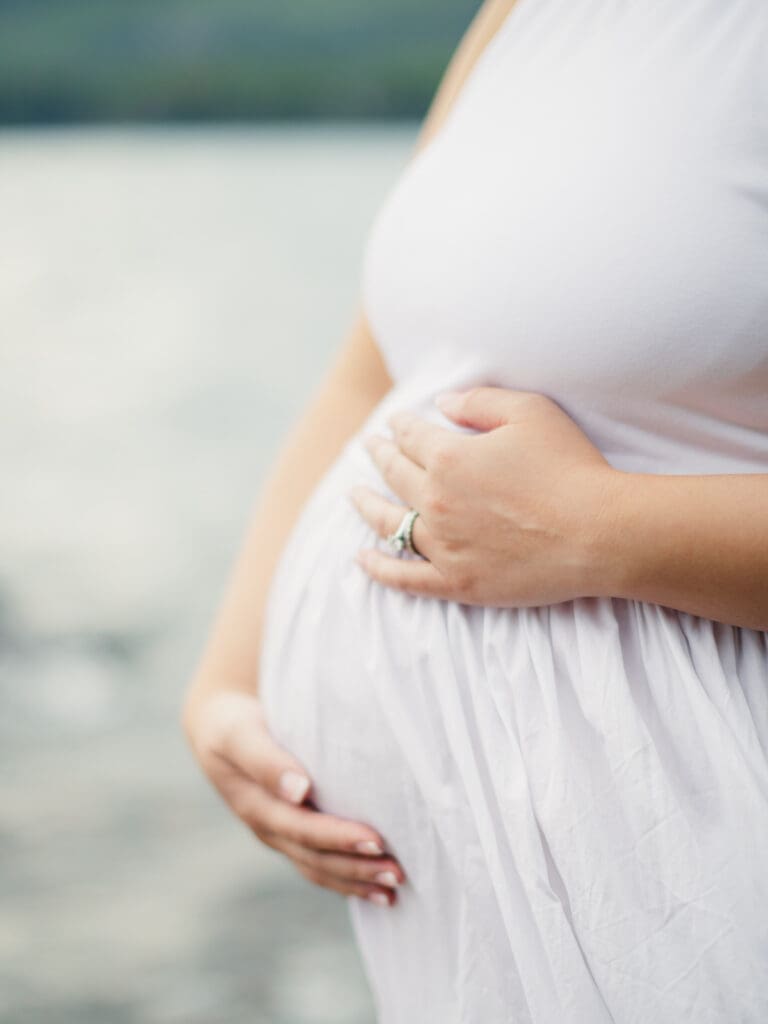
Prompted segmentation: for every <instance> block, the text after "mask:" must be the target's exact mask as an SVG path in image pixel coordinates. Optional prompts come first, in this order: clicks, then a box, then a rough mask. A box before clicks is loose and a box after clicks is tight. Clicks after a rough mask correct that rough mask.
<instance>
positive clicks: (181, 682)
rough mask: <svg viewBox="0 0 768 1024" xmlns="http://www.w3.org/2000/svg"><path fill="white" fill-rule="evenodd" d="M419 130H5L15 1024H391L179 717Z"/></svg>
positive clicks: (3, 434)
mask: <svg viewBox="0 0 768 1024" xmlns="http://www.w3.org/2000/svg"><path fill="white" fill-rule="evenodd" d="M415 132H416V126H412V125H403V126H400V127H397V126H394V127H381V126H378V127H377V126H372V125H366V124H360V125H344V126H342V125H339V126H333V125H325V126H323V127H317V126H311V127H309V126H307V127H302V126H299V127H282V126H275V127H269V128H267V127H265V128H256V129H242V130H234V129H226V130H224V129H222V130H219V129H209V130H136V131H114V130H113V131H108V130H98V131H82V132H71V131H66V132H50V133H9V132H6V133H3V134H0V417H1V418H2V430H0V456H1V457H2V465H3V473H4V486H3V487H2V489H0V704H1V706H2V713H1V714H0V1021H2V1022H4V1024H11V1022H13V1024H17V1022H19V1024H34V1022H37V1021H40V1022H42V1021H45V1022H51V1021H55V1022H56V1024H90V1022H93V1024H161V1022H163V1024H171V1022H178V1024H181V1022H183V1024H197V1022H200V1024H203V1022H204V1024H219V1022H220V1024H241V1022H242V1024H325V1022H328V1024H331V1022H333V1024H370V1022H371V1021H372V1020H373V1013H372V1009H371V1004H370V999H369V995H368V989H367V986H366V983H365V979H364V977H363V975H362V969H361V966H360V961H359V958H358V956H357V951H356V949H355V947H354V945H353V942H352V937H351V929H350V927H349V922H348V918H347V908H346V906H345V902H344V899H343V898H342V897H341V896H339V895H337V894H335V893H331V892H329V891H327V890H322V889H319V888H317V887H315V886H312V885H310V883H308V882H306V881H305V880H304V879H303V878H302V877H301V876H300V875H299V874H298V872H297V871H296V870H295V869H294V868H293V867H292V865H290V864H289V862H288V861H286V860H285V859H284V858H282V857H281V856H280V855H279V854H277V853H276V852H274V851H272V850H271V849H269V848H267V847H264V846H262V845H261V844H259V843H258V842H257V841H256V840H255V839H254V838H253V836H252V835H251V834H250V833H249V832H248V830H247V829H246V828H245V827H244V826H243V825H241V824H240V823H239V822H238V821H237V820H236V819H235V818H234V817H232V816H231V815H230V813H229V812H228V811H227V809H226V808H225V807H224V805H223V804H222V803H221V802H220V801H219V799H218V797H217V796H216V795H215V794H214V792H213V789H212V787H210V786H209V785H208V784H207V782H206V781H205V779H204V778H203V776H202V775H201V774H200V773H199V771H198V769H197V767H196V765H195V763H194V761H193V760H192V757H191V754H189V753H188V751H187V748H186V744H185V742H184V740H183V737H182V735H181V731H180V727H179V709H180V706H181V701H182V694H183V692H184V689H185V687H186V685H187V681H188V678H189V674H190V672H191V670H192V668H193V666H194V664H195V660H196V657H197V655H198V654H199V651H200V649H201V647H202V644H203V641H204V637H205V631H206V628H207V625H208V623H209V621H210V618H211V616H212V615H213V612H214V610H215V607H216V603H217V601H218V598H219V596H220V592H221V589H222V587H223V585H224V581H225V578H226V574H227V571H228V569H229V566H230V564H231V560H232V559H233V557H234V555H235V553H236V549H237V546H238V544H239V541H240V538H241V535H242V532H243V531H244V529H245V526H246V523H247V520H248V515H249V511H250V508H251V506H252V504H253V501H254V500H255V497H256V495H257V493H258V488H259V484H260V481H261V479H262V478H263V475H264V473H265V471H266V470H267V468H268V466H269V463H270V460H271V458H272V456H273V455H274V452H275V449H276V446H277V444H278V443H279V441H280V439H281V437H282V436H283V434H284V432H285V431H286V429H287V428H288V427H289V425H290V423H291V422H292V421H293V419H294V417H295V416H296V415H297V414H298V413H299V411H300V410H301V408H302V406H303V404H304V403H305V402H306V400H307V399H308V397H309V395H310V394H311V392H312V389H313V388H314V386H315V385H316V383H317V381H318V380H319V378H320V376H321V374H322V372H323V369H324V367H325V365H326V364H327V362H328V360H329V358H330V356H331V354H332V352H333V351H334V349H335V348H336V347H337V346H338V344H339V343H340V341H341V339H342V336H343V334H344V332H345V331H346V329H347V327H348V325H349V323H350V322H351V318H352V315H353V311H354V309H355V305H356V302H357V298H358V285H359V271H360V256H361V247H362V241H363V238H364V234H365V232H366V230H367V228H368V226H369V223H370V221H371V219H372V217H373V215H374V213H375V211H376V209H377V207H378V205H379V203H380V202H381V201H382V199H383V197H384V195H385V193H386V191H387V189H388V188H389V187H390V186H391V184H392V183H393V181H394V180H395V178H396V176H397V174H398V172H399V170H400V169H401V168H402V167H403V166H404V164H405V163H406V161H407V160H408V158H409V156H410V153H411V151H412V147H413V143H414V141H415ZM383 912H386V911H383Z"/></svg>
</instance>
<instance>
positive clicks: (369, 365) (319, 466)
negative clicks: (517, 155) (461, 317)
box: [188, 0, 515, 711]
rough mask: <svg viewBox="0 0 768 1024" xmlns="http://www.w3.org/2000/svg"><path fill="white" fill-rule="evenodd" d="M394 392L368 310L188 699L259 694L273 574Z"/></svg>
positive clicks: (248, 553) (227, 603) (449, 82)
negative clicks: (306, 513)
mask: <svg viewBox="0 0 768 1024" xmlns="http://www.w3.org/2000/svg"><path fill="white" fill-rule="evenodd" d="M514 2H515V0H486V2H485V3H484V4H483V5H482V6H481V7H480V9H479V10H478V12H477V13H476V14H475V17H474V18H473V20H472V22H471V23H470V25H469V26H468V28H467V31H466V32H465V34H464V36H463V37H462V40H461V42H460V43H459V45H458V47H457V48H456V50H455V52H454V54H453V56H452V58H451V60H450V62H449V64H448V66H447V68H446V71H445V73H444V75H443V77H442V80H441V82H440V85H439V88H438V90H437V92H436V94H435V97H434V99H433V101H432V104H431V106H430V108H429V111H428V113H427V116H426V118H425V120H424V123H423V126H422V130H421V132H420V134H419V137H418V140H417V145H416V151H417V152H418V151H419V150H420V149H421V148H422V147H424V146H426V145H427V144H428V143H429V142H430V141H431V139H432V138H433V137H434V135H435V134H436V132H437V131H439V129H440V126H441V125H442V123H443V121H444V120H445V117H446V115H447V113H448V111H449V109H450V107H451V105H452V103H453V101H454V99H455V98H456V96H457V95H458V92H459V91H460V89H461V85H462V83H463V82H464V80H465V78H466V77H467V75H468V74H469V71H470V70H471V68H472V66H473V65H474V63H475V61H476V60H477V58H478V56H479V54H480V53H481V52H482V50H483V49H484V47H485V46H486V45H487V43H488V41H489V40H490V38H491V37H492V36H493V35H494V33H495V32H496V30H497V29H498V27H499V25H500V24H501V22H502V21H503V20H504V18H505V17H506V15H507V13H508V12H509V10H510V9H511V7H512V6H513V4H514ZM391 386H392V381H391V379H390V378H389V375H388V373H387V370H386V367H385V365H384V362H383V360H382V357H381V353H380V352H379V350H378V348H377V346H376V344H375V340H374V338H373V335H372V332H371V330H370V327H369V325H368V323H367V321H366V320H365V317H364V315H363V313H362V311H360V312H358V314H357V316H356V318H355V321H354V323H353V326H352V328H351V329H350V331H349V334H348V336H347V338H346V340H345V342H344V344H343V346H342V348H341V350H340V352H339V353H338V356H337V358H336V360H335V362H334V365H333V366H332V368H331V369H330V371H329V372H328V374H327V375H326V377H325V379H324V380H323V382H322V383H321V385H320V387H319V389H318V391H317V393H316V395H315V397H314V399H313V401H312V402H311V404H310V405H309V407H308V408H307V410H306V411H305V413H304V414H303V416H302V418H301V419H300V420H299V422H298V423H297V424H296V425H295V426H294V428H293V430H292V431H291V432H290V434H289V436H288V437H287V438H286V439H285V441H284V443H283V446H282V449H281V452H280V454H279V457H278V458H277V460H276V463H275V465H274V467H273V469H272V471H271V474H270V476H269V478H268V480H267V481H266V483H265V485H264V487H263V489H262V492H261V495H260V499H259V501H258V503H257V507H256V509H255V512H254V515H253V519H252V523H251V526H250V529H249V531H248V534H247V536H246V539H245V542H244V544H243V546H242V549H241V552H240V555H239V557H238V560H237V562H236V564H235V566H234V569H233V571H232V574H231V578H230V581H229V584H228V587H227V590H226V593H225V595H224V598H223V601H222V603H221V605H220V608H219V612H218V615H217V618H216V621H215V623H214V625H213V629H212V632H211V635H210V637H209V639H208V643H207V646H206V648H205V651H204V653H203V656H202V658H201V660H200V663H199V666H198V668H197V671H196V674H195V678H194V680H193V683H192V687H191V688H190V691H189V695H188V709H189V710H190V711H191V710H192V705H193V704H195V703H196V701H197V698H198V697H201V696H207V695H209V694H210V693H211V692H212V691H214V690H218V689H234V690H241V691H246V692H251V693H253V692H255V691H256V688H257V681H256V679H255V677H254V667H255V665H256V662H257V657H256V655H257V652H258V649H259V644H260V639H261V627H262V617H263V611H264V605H265V600H266V594H267V590H268V587H269V582H270V579H271V575H272V571H273V569H274V568H275V565H276V564H277V560H278V558H279V555H280V551H281V549H282V546H283V544H284V543H285V540H286V539H287V536H288V534H289V532H290V530H291V528H292V526H293V524H294V522H295V520H296V519H297V517H298V515H299V513H300V511H301V508H302V506H303V504H304V501H305V499H306V498H307V496H308V495H309V493H310V491H311V490H312V488H313V487H314V485H315V483H316V481H317V480H318V479H319V478H320V476H322V474H323V472H324V471H325V469H326V468H327V467H328V466H330V464H331V463H332V461H333V459H334V458H335V457H336V455H337V454H338V453H339V451H340V450H341V448H342V447H343V445H344V444H345V442H346V441H347V440H348V439H349V438H350V437H351V436H352V434H353V433H354V432H355V430H356V429H357V428H358V427H359V426H360V425H361V424H362V423H363V422H364V420H365V419H366V417H367V416H368V414H369V413H370V411H371V410H372V409H373V407H374V406H375V405H376V404H377V403H378V402H379V400H380V399H381V398H382V397H383V396H384V394H385V393H386V392H387V391H388V390H389V388H390V387H391Z"/></svg>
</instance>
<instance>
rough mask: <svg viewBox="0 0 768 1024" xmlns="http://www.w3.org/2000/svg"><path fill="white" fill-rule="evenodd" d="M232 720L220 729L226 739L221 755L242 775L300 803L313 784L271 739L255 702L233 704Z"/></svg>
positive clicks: (289, 755) (262, 714) (273, 792)
mask: <svg viewBox="0 0 768 1024" xmlns="http://www.w3.org/2000/svg"><path fill="white" fill-rule="evenodd" d="M230 713H231V715H232V716H233V721H232V722H231V723H230V724H229V727H228V728H226V729H224V730H222V731H223V732H224V734H225V735H226V737H227V741H226V747H225V749H223V751H222V753H223V755H224V756H225V757H226V758H227V760H228V761H229V762H230V763H231V764H233V765H234V766H235V767H236V768H238V769H239V770H240V771H241V772H243V773H244V774H245V775H247V776H248V778H249V779H252V780H253V781H254V782H256V783H258V785H260V786H262V787H263V788H264V789H266V790H267V791H268V792H270V793H272V794H273V795H274V796H276V797H279V798H280V799H281V800H288V801H290V802H291V803H294V804H300V803H302V802H303V801H304V800H305V799H306V797H307V794H308V793H309V791H310V789H311V786H312V782H311V779H310V778H309V775H308V774H307V772H306V771H305V770H304V768H303V767H302V765H301V764H300V763H299V761H298V760H297V759H296V758H295V757H293V756H292V755H291V754H290V753H289V752H288V751H287V750H285V749H284V748H283V747H281V746H280V745H279V744H278V743H277V742H276V741H275V740H274V738H273V737H272V735H271V733H270V732H269V728H268V726H267V723H266V719H265V717H264V711H263V707H262V706H261V704H260V703H259V701H258V700H254V699H253V698H244V699H243V701H242V702H240V703H238V704H233V705H232V707H231V711H230Z"/></svg>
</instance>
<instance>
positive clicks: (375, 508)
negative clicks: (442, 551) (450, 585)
mask: <svg viewBox="0 0 768 1024" xmlns="http://www.w3.org/2000/svg"><path fill="white" fill-rule="evenodd" d="M349 497H350V498H351V500H352V502H353V504H354V505H355V507H356V508H357V510H358V512H359V513H360V515H361V516H362V517H363V519H365V521H366V522H367V523H369V524H370V525H371V526H372V527H373V529H374V530H375V531H376V533H377V534H378V535H379V536H380V537H384V538H387V537H389V535H390V534H391V533H394V532H395V530H396V529H397V528H398V526H399V525H400V523H401V522H402V519H403V516H404V515H405V513H406V512H407V511H408V509H407V508H406V507H405V506H404V505H396V504H395V503H394V502H393V501H389V500H388V499H387V498H385V497H384V496H383V495H381V494H377V493H376V491H372V490H371V488H370V487H365V486H363V485H358V486H355V487H353V488H351V490H350V491H349ZM411 543H412V544H413V546H414V548H415V549H416V553H417V554H419V555H421V556H422V557H423V558H429V552H430V549H431V547H432V538H431V537H430V536H429V531H428V530H427V527H426V525H425V523H424V521H423V517H422V516H421V515H419V516H417V517H416V519H415V520H414V523H413V529H412V531H411Z"/></svg>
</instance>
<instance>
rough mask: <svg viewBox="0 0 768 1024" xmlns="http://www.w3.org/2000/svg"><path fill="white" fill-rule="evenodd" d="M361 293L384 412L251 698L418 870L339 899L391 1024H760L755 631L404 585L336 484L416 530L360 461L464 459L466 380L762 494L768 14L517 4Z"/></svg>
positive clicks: (767, 398)
mask: <svg viewBox="0 0 768 1024" xmlns="http://www.w3.org/2000/svg"><path fill="white" fill-rule="evenodd" d="M361 276H362V296H363V303H364V308H365V311H366V313H367V316H368V318H369V320H370V323H371V325H372V329H373V331H374V334H375V337H376V340H377V342H378V344H379V345H380V347H381V350H382V353H383V356H384V358H385V359H386V362H387V365H388V367H389V370H390V373H391V375H392V377H393V380H394V382H395V384H394V387H393V388H392V389H391V390H390V392H389V393H388V394H387V395H386V396H385V397H384V398H383V400H382V401H381V402H380V403H379V404H378V405H377V406H376V408H375V409H374V410H373V411H372V413H371V415H370V416H369V418H368V420H367V422H366V423H365V424H364V425H363V427H362V428H361V429H360V431H359V432H357V433H356V434H355V435H354V436H353V437H352V438H351V439H350V440H349V441H348V443H347V444H346V445H345V446H344V448H343V450H342V451H341V453H340V454H339V456H338V457H337V458H336V460H335V461H334V463H333V465H332V466H331V468H330V469H329V471H328V472H327V473H326V474H325V475H324V477H323V478H322V480H321V481H320V482H319V484H318V485H317V486H316V487H315V488H314V490H313V492H312V494H311V495H310V498H309V500H308V501H307V503H306V505H305V506H304V507H303V509H302V511H301V514H300V516H299V518H298V520H297V522H296V524H295V526H294V528H293V530H292V533H291V535H290V537H289V539H288V543H287V544H286V546H285V548H284V549H283V552H282V553H281V558H280V561H279V563H278V566H277V569H276V572H275V574H274V576H273V579H272V583H271V587H270V592H269V595H268V603H267V611H266V622H265V630H264V642H263V644H262V648H261V653H260V658H259V663H260V665H259V667H260V677H259V678H260V683H259V686H260V693H261V696H262V699H263V702H264V707H265V711H266V714H267V720H268V722H269V725H270V728H271V730H272V732H273V734H274V736H275V738H276V740H277V741H278V742H280V743H282V744H283V745H284V746H285V747H286V748H287V749H289V750H290V751H291V752H292V753H293V754H294V755H295V756H296V757H297V758H298V759H299V760H300V762H301V763H302V764H303V765H304V766H305V768H306V769H307V771H308V772H309V774H310V776H311V778H312V781H313V784H314V797H315V800H316V802H317V804H318V807H319V808H320V809H321V810H324V811H328V812H331V813H334V814H339V815H343V816H346V817H349V818H352V819H354V820H356V821H363V822H367V823H369V824H371V825H373V826H374V827H375V828H377V829H378V830H380V832H381V834H382V835H383V836H384V837H385V839H386V842H387V845H388V847H389V849H390V850H391V852H392V853H393V854H394V855H395V856H396V857H397V858H398V860H399V861H400V862H401V864H402V865H403V868H404V870H405V872H406V875H407V881H406V883H405V884H404V885H403V886H401V887H400V889H399V890H398V900H397V903H396V904H395V905H394V906H393V907H389V908H386V907H379V906H376V905H375V904H373V903H371V902H370V901H367V900H363V899H360V898H359V897H349V898H348V906H349V911H350V916H351V921H352V926H353V929H354V935H355V937H356V940H357V943H358V946H359V949H360V951H361V955H362V961H363V965H364V968H365V971H366V974H367V977H368V980H369V982H370V986H371V990H372V993H373V997H374V999H375V1003H376V1008H377V1014H378V1020H379V1021H380V1022H382V1024H432V1022H436V1024H531V1022H535V1024H608V1022H616V1024H681V1022H695V1024H765V1022H766V1021H768V633H766V632H763V631H758V630H751V629H747V628H739V627H735V626H732V625H726V624H723V623H720V622H716V621H713V620H709V619H706V618H702V617H698V616H695V615H692V614H688V613H685V612H681V611H677V610H673V609H670V608H667V607H665V606H661V605H657V604H653V603H647V602H641V601H636V600H626V599H618V598H611V597H601V598H592V597H584V598H579V599H576V600H571V601H566V602H561V603H557V604H553V605H546V606H539V607H528V608H518V609H514V608H496V607H479V606H470V605H463V604H460V603H458V602H450V601H442V600H438V599H435V598H428V597H423V596H417V595H412V594H407V593H405V592H402V591H397V590H395V589H393V588H390V587H386V586H384V585H382V584H380V583H378V582H376V581H374V580H372V579H371V578H370V577H369V576H368V575H367V574H366V573H365V571H364V570H363V569H362V568H361V567H360V566H358V565H357V564H356V563H355V561H354V555H355V553H356V551H357V550H358V549H359V548H361V547H365V546H371V545H376V546H380V547H381V548H382V549H383V550H388V548H387V545H386V542H385V541H383V540H382V539H381V538H378V537H377V535H376V534H375V532H374V531H373V530H372V528H371V527H370V526H369V525H368V524H367V523H366V522H365V521H364V520H363V519H362V517H361V516H360V514H359V512H358V511H357V510H356V508H355V507H354V506H353V505H352V503H351V501H350V499H349V498H348V497H347V489H348V488H349V487H351V486H352V485H354V484H356V483H364V484H367V485H368V486H371V487H373V488H374V489H377V490H378V491H379V492H380V493H382V494H385V495H386V496H387V497H389V498H390V499H393V500H396V501H400V500H401V499H400V498H398V497H397V495H393V494H392V492H391V491H389V489H388V488H387V487H386V485H385V484H384V483H383V481H382V478H381V476H380V474H379V472H378V470H377V469H376V467H375V465H374V464H373V462H372V460H371V458H370V456H369V455H368V453H367V451H366V450H365V448H364V447H363V444H362V439H363V438H364V437H365V436H367V435H368V434H369V433H373V432H383V433H385V434H387V433H389V428H388V427H387V426H386V423H385V419H386V416H388V415H389V414H390V413H391V412H393V411H394V410H395V409H399V408H407V409H410V410H412V411H414V412H416V414H417V415H421V416H423V417H424V418H426V419H428V420H431V421H432V422H436V423H440V424H441V425H442V426H444V427H447V428H449V429H451V428H452V429H462V428H459V427H456V426H454V425H452V424H451V423H450V421H448V420H447V419H446V418H445V417H443V416H442V414H441V413H440V412H439V410H437V409H436V407H435V406H434V404H433V399H434V396H435V395H436V394H437V393H439V392H441V391H443V390H447V389H450V388H462V387H468V386H470V385H474V384H491V385H497V386H502V387H510V388H515V389H522V390H530V391H536V392H540V393H543V394H546V395H548V396H549V397H550V398H552V399H554V400H555V401H556V402H557V403H559V404H560V405H561V406H562V408H563V409H564V410H565V411H566V412H567V413H568V414H569V415H570V416H571V417H572V418H573V420H574V421H575V422H576V423H577V424H578V425H579V426H580V427H581V429H582V430H583V431H584V432H585V433H586V435H587V436H588V437H589V438H590V439H591V440H592V441H593V442H594V443H595V444H596V445H597V446H598V447H599V448H600V450H601V451H602V452H603V454H604V455H605V457H606V459H607V460H608V461H609V462H610V463H611V464H612V465H613V466H615V467H617V468H619V469H622V470H629V471H632V472H637V473H655V474H659V473H673V474H708V473H766V472H768V3H766V0H675V2H674V3H670V2H660V0H517V3H516V4H515V5H514V6H513V7H512V8H511V10H510V12H509V14H508V15H507V16H506V17H505V19H504V21H503V23H502V25H501V27H500V28H499V30H498V31H497V32H496V34H495V35H494V36H493V38H492V39H491V41H490V42H489V44H488V45H487V47H486V48H485V49H484V51H483V52H482V54H481V55H480V58H479V60H478V61H477V63H476V64H475V65H474V67H473V68H472V70H471V72H470V75H469V77H468V78H467V79H466V81H465V84H464V86H463V88H462V90H461V93H460V94H459V96H458V98H457V100H456V102H455V104H454V105H453V107H452V108H451V110H450V111H449V114H448V117H447V120H446V121H445V122H444V123H443V125H442V127H441V129H440V130H439V132H438V134H437V135H436V136H434V137H433V138H432V140H431V141H430V143H429V144H428V145H427V146H426V147H425V148H423V149H421V150H419V151H418V152H417V154H416V156H415V158H414V159H412V160H411V162H410V163H409V164H408V165H407V166H406V168H405V169H404V171H403V172H402V173H401V174H400V176H399V177H398V178H397V180H396V181H395V183H394V184H393V186H392V187H391V189H390V191H389V192H388V193H387V194H386V196H385V197H384V201H383V203H382V205H381V207H380V208H379V210H378V211H377V214H376V215H375V217H374V218H373V220H372V223H371V225H370V229H369V233H368V236H367V239H366V243H365V248H364V255H363V262H362V275H361ZM767 528H768V524H767ZM403 557H413V556H411V555H408V554H407V553H406V555H404V556H403Z"/></svg>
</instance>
